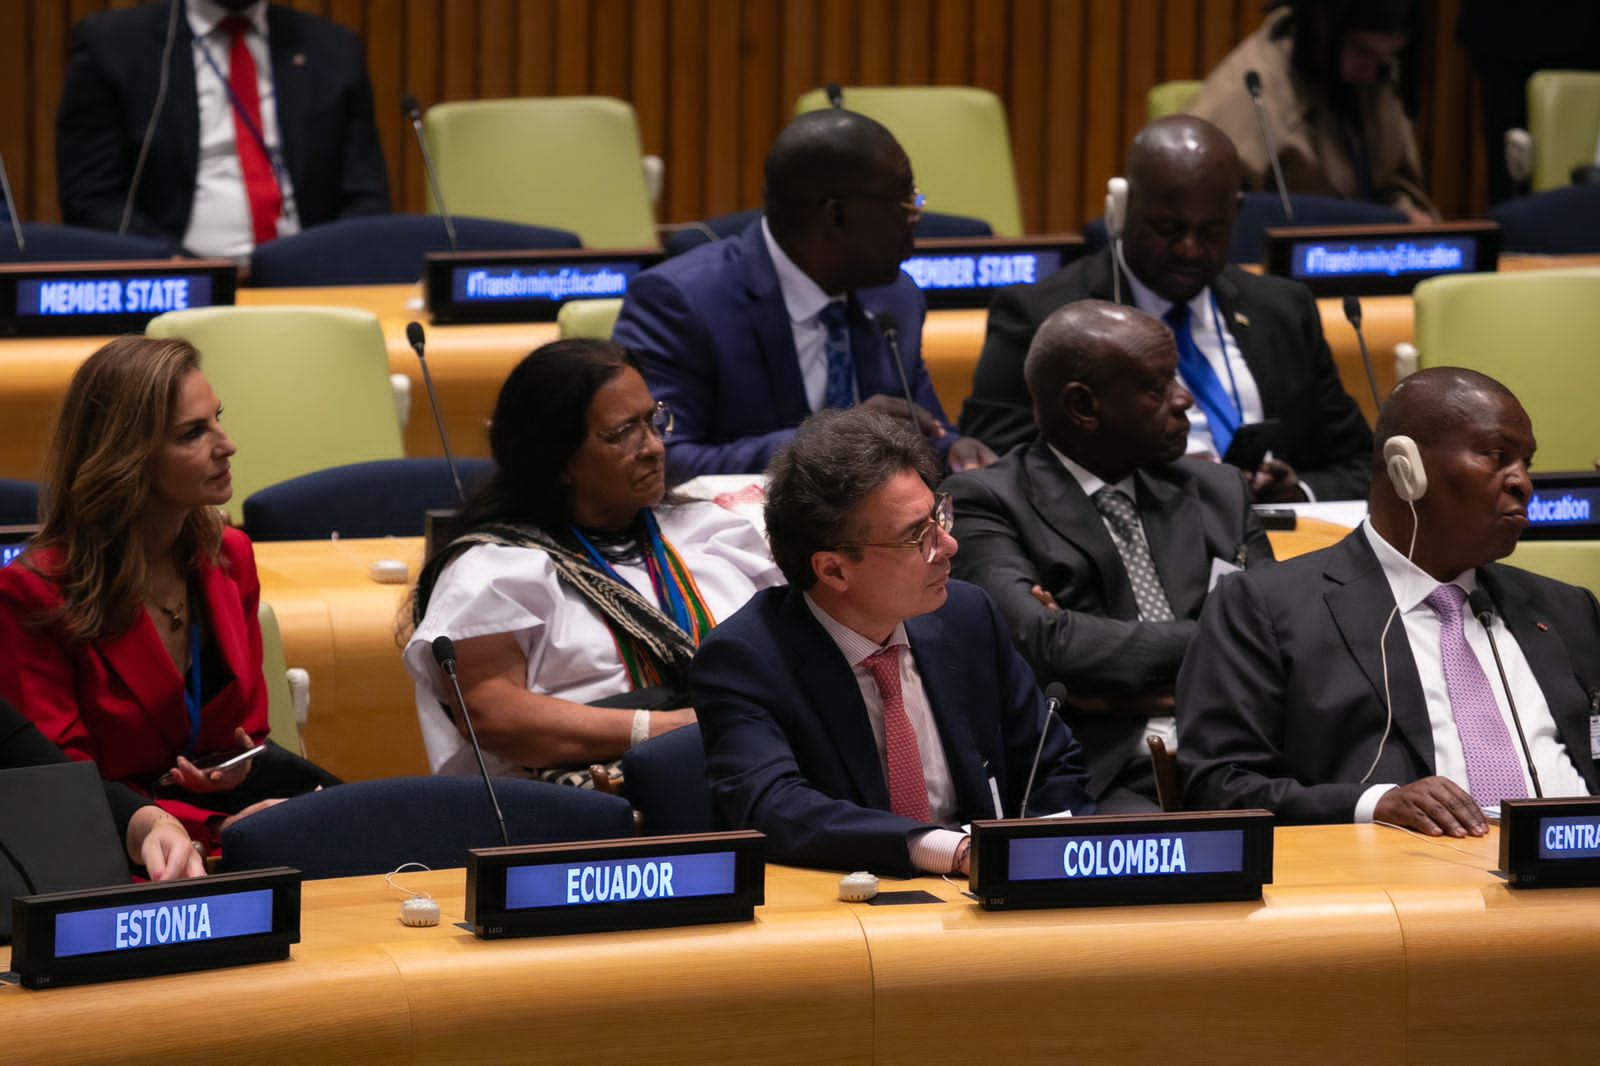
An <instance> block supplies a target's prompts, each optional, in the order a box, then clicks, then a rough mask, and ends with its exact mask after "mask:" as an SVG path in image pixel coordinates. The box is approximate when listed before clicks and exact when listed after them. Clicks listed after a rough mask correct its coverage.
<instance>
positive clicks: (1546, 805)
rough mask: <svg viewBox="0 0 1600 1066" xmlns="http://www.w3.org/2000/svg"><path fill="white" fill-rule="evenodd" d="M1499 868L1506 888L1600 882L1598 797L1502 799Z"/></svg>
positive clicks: (1559, 886)
mask: <svg viewBox="0 0 1600 1066" xmlns="http://www.w3.org/2000/svg"><path fill="white" fill-rule="evenodd" d="M1500 870H1501V872H1502V873H1504V874H1505V875H1506V881H1507V883H1509V884H1510V885H1511V887H1512V888H1586V887H1587V888H1592V887H1595V886H1600V797H1594V796H1580V797H1575V798H1567V799H1521V800H1504V801H1502V802H1501V804H1500Z"/></svg>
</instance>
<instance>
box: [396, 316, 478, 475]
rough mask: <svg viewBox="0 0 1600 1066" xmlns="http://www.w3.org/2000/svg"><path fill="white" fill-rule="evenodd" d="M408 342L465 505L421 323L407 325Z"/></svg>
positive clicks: (408, 323) (447, 464)
mask: <svg viewBox="0 0 1600 1066" xmlns="http://www.w3.org/2000/svg"><path fill="white" fill-rule="evenodd" d="M406 341H407V342H408V343H409V344H410V345H411V350H412V351H414V352H416V353H417V362H418V363H420V364H422V387H423V388H424V389H426V390H428V405H429V406H430V407H432V408H433V424H434V427H435V428H436V429H438V431H439V443H440V444H442V445H443V446H444V461H445V465H446V466H448V467H449V468H450V480H451V481H454V482H455V483H456V499H458V500H460V501H461V502H462V503H465V502H466V500H467V494H466V492H465V491H463V490H462V488H461V474H460V472H459V471H457V470H456V459H455V456H453V455H451V454H450V437H449V435H448V434H447V433H445V431H444V418H443V416H441V415H440V414H439V394H438V393H437V392H435V391H434V389H433V375H432V374H430V373H428V360H427V358H426V357H425V356H424V355H423V354H422V349H423V343H424V342H423V336H422V323H421V322H407V323H406Z"/></svg>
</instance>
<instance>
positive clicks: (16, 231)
mask: <svg viewBox="0 0 1600 1066" xmlns="http://www.w3.org/2000/svg"><path fill="white" fill-rule="evenodd" d="M0 195H3V196H4V197H5V204H6V217H7V218H9V219H11V235H12V236H13V237H14V238H16V241H17V254H18V255H27V254H28V242H27V241H25V240H23V239H22V219H21V218H19V217H18V216H17V198H16V197H15V196H13V195H11V179H10V178H9V177H7V176H6V157H5V156H3V155H0Z"/></svg>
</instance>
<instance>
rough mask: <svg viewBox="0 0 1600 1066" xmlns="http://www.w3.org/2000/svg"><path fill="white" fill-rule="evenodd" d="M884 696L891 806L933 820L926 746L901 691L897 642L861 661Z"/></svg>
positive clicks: (905, 814)
mask: <svg viewBox="0 0 1600 1066" xmlns="http://www.w3.org/2000/svg"><path fill="white" fill-rule="evenodd" d="M861 665H862V666H865V667H866V668H867V671H868V672H869V673H870V674H872V680H873V681H875V682H877V685H878V695H880V696H882V697H883V748H884V755H885V757H886V758H885V761H887V762H888V764H889V809H890V810H891V811H893V812H894V813H895V814H898V815H900V816H901V817H902V818H910V819H913V820H915V821H918V822H931V821H933V813H932V811H931V810H930V809H929V807H928V780H927V778H925V777H923V776H922V749H921V748H919V747H918V746H917V734H916V731H915V730H913V729H912V728H911V718H910V716H908V715H907V714H906V701H905V699H904V697H902V696H901V694H900V645H898V644H894V645H890V646H889V647H887V648H884V649H883V650H882V651H878V652H874V653H872V654H871V655H869V656H867V657H866V658H865V659H863V660H861Z"/></svg>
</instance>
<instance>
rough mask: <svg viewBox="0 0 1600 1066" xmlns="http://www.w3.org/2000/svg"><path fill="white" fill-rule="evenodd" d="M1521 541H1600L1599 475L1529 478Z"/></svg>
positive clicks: (1536, 475) (1583, 474) (1552, 475)
mask: <svg viewBox="0 0 1600 1066" xmlns="http://www.w3.org/2000/svg"><path fill="white" fill-rule="evenodd" d="M1522 539H1523V540H1600V473H1596V472H1594V471H1585V472H1574V473H1570V474H1559V473H1558V474H1535V475H1533V495H1532V496H1531V497H1529V499H1528V528H1527V529H1525V530H1523V531H1522Z"/></svg>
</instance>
